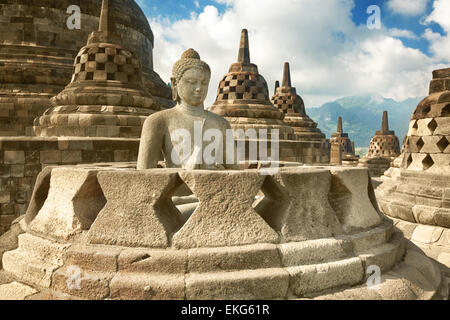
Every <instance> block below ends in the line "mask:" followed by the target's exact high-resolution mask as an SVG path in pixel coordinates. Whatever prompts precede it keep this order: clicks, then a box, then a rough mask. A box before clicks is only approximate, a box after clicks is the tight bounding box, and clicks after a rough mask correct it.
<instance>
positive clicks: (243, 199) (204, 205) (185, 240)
mask: <svg viewBox="0 0 450 320" xmlns="http://www.w3.org/2000/svg"><path fill="white" fill-rule="evenodd" d="M180 176H181V178H182V180H183V181H184V182H185V183H186V184H187V185H188V186H189V188H190V189H191V190H192V191H193V193H194V195H195V196H196V197H197V198H198V199H199V202H200V203H199V206H198V208H197V209H196V210H195V212H194V213H193V214H192V216H191V217H190V218H189V220H188V221H187V222H186V223H185V224H184V225H183V227H182V228H181V229H180V231H178V232H176V233H175V235H174V236H173V245H174V246H175V247H177V248H196V247H224V246H234V245H246V244H254V243H276V242H278V241H279V236H278V234H277V233H276V232H275V230H273V229H272V228H271V227H270V226H269V225H268V224H267V223H266V222H265V221H264V220H263V218H261V216H260V215H258V213H257V212H256V211H255V210H254V209H253V207H252V205H253V203H254V201H255V197H256V195H257V194H258V192H259V191H260V189H261V187H262V185H263V183H264V180H265V177H264V176H261V175H260V173H259V172H257V171H201V170H198V171H186V172H180ZM211 181H214V184H211ZM194 235H195V236H194Z"/></svg>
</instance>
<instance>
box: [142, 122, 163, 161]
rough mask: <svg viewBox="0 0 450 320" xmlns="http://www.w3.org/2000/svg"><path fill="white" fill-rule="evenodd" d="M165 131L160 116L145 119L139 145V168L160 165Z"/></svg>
mask: <svg viewBox="0 0 450 320" xmlns="http://www.w3.org/2000/svg"><path fill="white" fill-rule="evenodd" d="M164 132H165V130H164V129H163V128H162V125H161V121H159V119H158V118H156V117H153V116H150V117H149V118H147V120H145V123H144V126H143V128H142V135H141V144H140V146H139V156H138V162H137V169H138V170H145V169H153V168H157V167H158V161H159V159H160V155H161V153H162V147H163V143H164V142H163V141H164Z"/></svg>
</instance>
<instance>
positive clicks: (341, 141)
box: [330, 117, 359, 166]
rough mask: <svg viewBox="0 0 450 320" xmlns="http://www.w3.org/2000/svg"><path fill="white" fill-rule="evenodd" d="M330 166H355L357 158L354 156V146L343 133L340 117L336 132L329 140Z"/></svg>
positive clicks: (346, 134)
mask: <svg viewBox="0 0 450 320" xmlns="http://www.w3.org/2000/svg"><path fill="white" fill-rule="evenodd" d="M330 144H331V156H330V158H331V159H330V162H331V164H337V165H341V164H342V165H347V166H357V165H358V162H359V157H358V156H356V155H355V144H354V143H353V141H351V140H350V138H349V136H348V133H344V129H343V125H342V117H339V118H338V127H337V132H336V133H333V134H332V136H331V139H330Z"/></svg>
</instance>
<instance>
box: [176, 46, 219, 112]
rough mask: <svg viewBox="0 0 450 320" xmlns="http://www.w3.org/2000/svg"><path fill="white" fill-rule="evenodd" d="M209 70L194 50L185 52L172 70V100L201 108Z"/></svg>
mask: <svg viewBox="0 0 450 320" xmlns="http://www.w3.org/2000/svg"><path fill="white" fill-rule="evenodd" d="M210 80H211V69H210V67H209V65H208V64H207V63H206V62H204V61H202V60H200V55H199V54H198V53H197V51H195V50H194V49H189V50H186V51H185V52H184V53H183V55H182V56H181V59H180V60H178V61H177V62H176V63H175V65H174V66H173V69H172V78H171V81H172V93H173V99H174V100H175V101H177V102H178V103H181V104H184V105H187V106H190V107H203V102H204V101H205V99H206V96H207V94H208V87H209V82H210Z"/></svg>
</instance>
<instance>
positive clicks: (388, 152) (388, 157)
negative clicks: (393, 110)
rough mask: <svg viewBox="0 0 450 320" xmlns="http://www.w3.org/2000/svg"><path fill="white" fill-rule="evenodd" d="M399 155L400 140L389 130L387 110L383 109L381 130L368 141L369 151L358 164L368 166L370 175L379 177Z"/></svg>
mask: <svg viewBox="0 0 450 320" xmlns="http://www.w3.org/2000/svg"><path fill="white" fill-rule="evenodd" d="M399 155H400V142H399V140H398V138H397V136H396V135H395V132H394V131H392V130H389V119H388V112H387V111H384V112H383V121H382V124H381V130H380V131H377V132H376V134H375V136H374V137H373V138H372V140H371V141H370V147H369V152H368V154H367V156H365V157H364V158H362V159H361V160H360V161H359V166H361V167H367V168H369V172H370V174H371V176H372V177H379V176H382V175H383V174H384V172H385V171H386V170H387V169H389V167H390V166H391V162H392V161H393V160H394V159H395V158H397V157H398V156H399Z"/></svg>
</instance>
